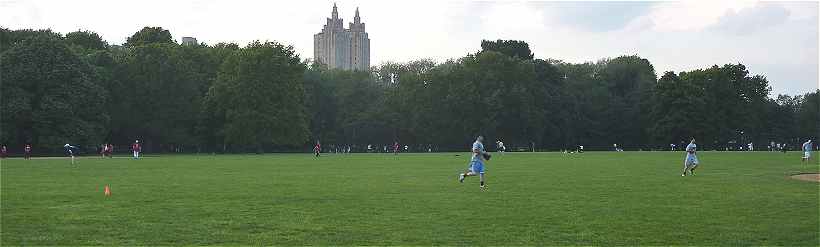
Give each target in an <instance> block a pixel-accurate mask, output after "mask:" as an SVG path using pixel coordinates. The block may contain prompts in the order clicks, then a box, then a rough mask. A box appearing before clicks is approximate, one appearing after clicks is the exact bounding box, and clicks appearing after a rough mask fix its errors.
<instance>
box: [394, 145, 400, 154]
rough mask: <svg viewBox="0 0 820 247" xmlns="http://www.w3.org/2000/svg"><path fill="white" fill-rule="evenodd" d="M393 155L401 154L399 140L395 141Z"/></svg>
mask: <svg viewBox="0 0 820 247" xmlns="http://www.w3.org/2000/svg"><path fill="white" fill-rule="evenodd" d="M393 155H399V142H393Z"/></svg>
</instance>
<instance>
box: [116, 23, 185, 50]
mask: <svg viewBox="0 0 820 247" xmlns="http://www.w3.org/2000/svg"><path fill="white" fill-rule="evenodd" d="M155 43H174V40H173V38H172V37H171V32H170V31H168V30H165V29H163V28H162V27H144V28H142V29H141V30H139V31H137V32H136V33H134V35H131V37H128V40H127V41H126V42H125V46H126V47H134V46H141V45H147V44H155Z"/></svg>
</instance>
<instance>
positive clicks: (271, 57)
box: [207, 41, 308, 150]
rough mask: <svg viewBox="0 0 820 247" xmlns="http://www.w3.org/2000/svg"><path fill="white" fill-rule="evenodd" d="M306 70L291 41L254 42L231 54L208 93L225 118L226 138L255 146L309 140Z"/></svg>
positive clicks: (209, 98)
mask: <svg viewBox="0 0 820 247" xmlns="http://www.w3.org/2000/svg"><path fill="white" fill-rule="evenodd" d="M304 71H305V65H304V64H303V63H301V62H300V60H299V56H298V55H296V54H295V52H294V51H293V47H290V46H283V45H281V44H279V43H275V42H265V43H261V42H258V41H257V42H253V43H251V44H249V45H248V46H247V47H245V48H242V49H240V50H238V51H237V52H236V53H233V54H232V55H231V56H230V57H228V58H227V59H226V60H225V62H224V63H223V64H222V66H221V67H220V70H219V74H218V75H217V81H216V82H215V84H214V85H213V86H212V88H211V89H210V90H209V92H208V98H207V100H208V101H211V103H212V104H214V106H215V109H214V110H216V111H217V112H218V114H220V115H221V116H222V117H223V119H224V123H225V125H224V127H223V128H224V136H225V141H226V142H227V143H229V144H235V145H240V146H248V147H256V148H257V150H262V148H263V147H264V145H269V144H273V145H301V144H303V143H305V141H306V140H307V138H308V126H307V121H306V118H307V116H306V114H305V112H304V91H303V90H304V88H303V86H304V85H303V82H302V80H303V73H304Z"/></svg>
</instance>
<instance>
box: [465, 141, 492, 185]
mask: <svg viewBox="0 0 820 247" xmlns="http://www.w3.org/2000/svg"><path fill="white" fill-rule="evenodd" d="M483 141H484V137H483V136H478V137H477V138H476V140H475V142H473V148H472V153H473V154H472V157H471V158H470V167H469V168H468V169H467V171H465V172H464V173H461V174H459V175H458V181H459V182H461V183H463V182H464V178H466V177H469V176H478V177H479V180H480V181H481V189H482V190H484V189H487V185H486V184H485V183H484V161H485V158H484V157H487V156H485V155H487V152H486V151H484V144H483V143H482V142H483Z"/></svg>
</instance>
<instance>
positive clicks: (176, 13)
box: [0, 0, 818, 95]
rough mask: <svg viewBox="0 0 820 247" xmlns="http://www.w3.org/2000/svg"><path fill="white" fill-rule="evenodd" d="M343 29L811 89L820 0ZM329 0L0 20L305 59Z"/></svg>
mask: <svg viewBox="0 0 820 247" xmlns="http://www.w3.org/2000/svg"><path fill="white" fill-rule="evenodd" d="M335 2H336V4H337V5H338V7H339V16H340V17H341V18H344V20H345V25H346V26H347V23H348V22H352V21H353V14H354V11H355V9H356V7H359V10H360V12H361V18H362V22H365V23H366V24H367V32H368V33H369V36H370V47H371V51H370V54H371V61H372V63H373V64H371V65H376V64H379V63H382V62H385V61H396V62H405V61H409V60H413V59H419V58H433V59H435V60H437V61H439V62H441V61H444V60H446V59H449V58H458V57H462V56H464V55H466V54H468V53H472V52H475V51H478V50H479V49H480V41H481V39H516V40H524V41H527V43H529V44H530V48H531V49H532V50H533V52H534V53H535V56H536V57H537V58H554V59H561V60H564V61H568V62H584V61H595V60H598V59H601V58H605V57H616V56H619V55H632V54H637V55H639V56H641V57H644V58H647V59H649V61H650V62H652V64H653V65H654V66H655V70H656V72H657V74H658V75H659V76H660V75H662V74H663V72H664V71H668V70H672V71H676V72H679V71H686V70H692V69H697V68H706V67H709V66H711V65H714V64H718V65H723V64H726V63H743V64H745V65H746V66H747V68H748V69H749V71H750V72H751V73H752V74H763V75H765V76H766V77H768V79H769V81H770V83H771V86H772V89H773V91H772V93H773V95H776V94H778V93H788V94H797V93H801V94H802V93H805V92H809V91H812V90H815V89H817V88H818V2H816V1H815V2H749V1H743V2H736V1H686V2H521V1H498V2H488V1H483V2H477V1H417V0H416V1H364V0H361V1H357V0H350V1H348V0H337V1H335ZM333 3H334V1H307V0H302V1H296V0H286V1H241V0H237V1H227V0H188V1H153V0H149V1H112V0H107V1H84V0H76V1H60V0H54V1H37V0H30V1H22V0H0V26H3V27H6V28H10V29H21V28H34V29H40V28H51V29H52V30H55V31H57V32H61V33H66V32H71V31H76V30H79V29H83V30H91V31H94V32H97V33H99V34H100V35H101V36H102V37H103V38H104V39H105V40H106V41H108V42H109V43H110V44H122V43H123V42H125V40H126V38H127V37H128V36H130V35H132V34H133V33H134V32H136V31H138V30H139V29H141V28H142V27H144V26H161V27H163V28H165V29H168V30H170V31H171V34H172V35H173V36H174V38H175V39H176V40H177V41H179V40H180V38H181V37H183V36H193V37H196V38H197V39H198V40H199V41H200V42H206V43H208V44H215V43H218V42H235V43H238V44H240V45H244V44H247V43H248V42H249V41H252V40H256V39H259V40H275V41H279V42H282V43H286V44H290V45H293V46H294V47H295V48H296V50H297V51H298V52H299V54H300V56H301V57H302V58H303V59H304V58H311V57H312V55H313V34H315V33H317V32H319V31H320V30H321V28H322V25H323V24H324V23H325V18H327V17H330V12H331V8H332V6H333Z"/></svg>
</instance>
